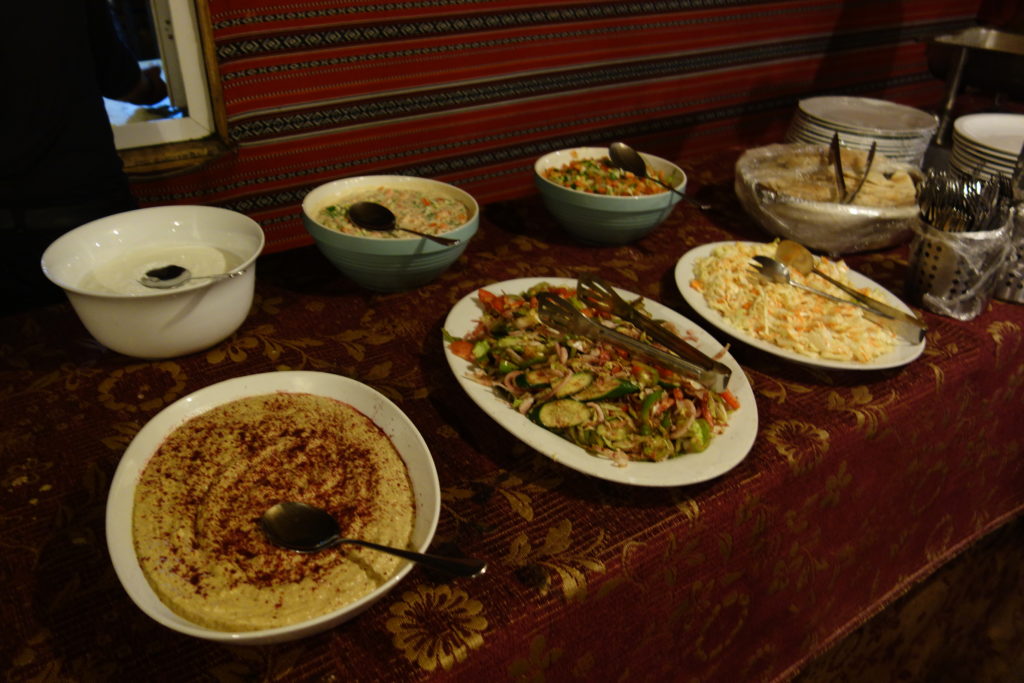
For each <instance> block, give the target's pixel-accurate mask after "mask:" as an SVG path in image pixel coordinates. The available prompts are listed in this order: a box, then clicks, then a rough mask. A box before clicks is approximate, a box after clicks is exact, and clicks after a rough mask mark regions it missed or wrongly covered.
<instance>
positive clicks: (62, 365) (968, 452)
mask: <svg viewBox="0 0 1024 683" xmlns="http://www.w3.org/2000/svg"><path fill="white" fill-rule="evenodd" d="M735 157H736V154H735V152H730V153H728V154H723V155H721V156H719V157H717V158H714V159H703V160H699V161H697V162H694V163H687V161H686V160H684V161H683V166H684V167H685V168H686V170H687V172H688V174H689V175H690V177H691V184H692V187H694V188H696V189H698V191H699V193H700V194H701V195H702V197H703V198H705V199H708V200H709V201H710V202H711V203H712V204H713V205H714V206H715V208H714V209H713V210H711V211H708V212H705V213H702V212H699V211H697V210H695V209H693V208H691V207H688V206H682V205H681V206H680V208H679V209H677V211H676V212H675V213H674V214H673V216H672V217H671V218H670V219H669V220H668V221H667V222H666V223H665V224H664V225H663V226H661V227H660V228H659V229H658V230H656V231H655V232H654V233H653V234H652V235H650V236H649V237H647V238H645V239H644V240H641V241H640V242H637V243H635V244H632V245H628V246H623V247H588V246H583V245H580V244H578V243H576V242H574V241H572V240H571V239H570V238H569V237H568V236H567V235H566V234H565V233H564V232H562V231H561V230H560V229H559V228H558V227H557V226H556V225H555V224H554V223H553V222H552V221H551V219H550V217H549V216H548V215H547V214H546V212H545V210H544V209H543V207H542V206H541V205H540V203H539V201H538V200H537V199H536V198H528V199H524V200H517V201H510V202H506V203H501V204H492V205H490V206H487V207H486V208H485V210H484V220H483V221H482V225H481V230H480V233H479V234H478V235H477V237H475V238H474V239H473V241H472V242H471V244H470V246H469V248H468V249H467V251H466V253H465V254H464V256H463V258H462V259H461V260H460V261H459V263H458V264H457V265H456V266H455V267H454V268H453V269H451V270H450V271H449V272H447V273H446V274H445V275H444V276H442V277H441V278H440V279H439V280H438V281H436V282H434V283H432V284H431V285H429V286H426V287H422V288H420V289H417V290H414V291H409V292H403V293H398V294H388V295H378V294H370V293H367V292H364V291H361V290H359V289H358V288H356V287H355V285H353V284H351V283H350V282H348V281H347V280H345V279H344V278H342V277H340V276H339V275H337V274H336V273H335V272H334V271H333V270H332V268H331V267H330V266H329V264H328V263H327V262H326V261H325V260H324V259H323V258H322V257H321V256H320V255H319V253H318V252H316V251H315V249H313V248H312V247H307V248H301V249H296V250H293V251H289V252H284V253H280V254H274V255H271V256H267V257H264V258H263V259H261V262H260V264H259V270H258V273H257V276H258V285H257V294H256V299H255V302H254V305H253V308H252V311H251V314H250V315H249V317H248V319H247V320H246V322H245V323H244V324H243V326H242V327H241V329H240V330H238V332H237V333H236V334H234V335H233V336H232V337H231V338H229V339H228V340H226V341H225V342H223V343H221V344H219V345H217V346H216V347H214V348H212V349H210V350H208V351H205V352H202V353H197V354H194V355H191V356H188V357H184V358H177V359H173V360H164V361H155V362H145V361H139V360H134V359H130V358H126V357H123V356H120V355H118V354H116V353H112V352H109V351H106V350H104V349H103V348H101V347H99V346H98V345H97V344H96V343H95V342H94V341H92V340H91V339H90V337H89V336H88V334H87V333H86V332H85V331H84V329H83V328H82V327H81V325H80V324H79V323H78V321H77V319H76V318H75V316H74V314H73V312H72V311H71V309H70V307H69V306H68V305H66V304H63V305H57V306H53V307H50V308H47V309H43V310H39V311H36V312H34V313H32V314H22V315H17V316H12V317H9V318H7V319H5V320H4V321H3V325H2V330H0V418H2V425H3V426H2V427H0V476H2V478H3V479H2V481H3V498H2V501H0V539H2V542H0V558H2V562H0V575H2V576H3V581H4V585H5V586H7V587H8V591H7V592H8V599H6V600H4V601H2V604H0V622H2V623H3V624H4V637H3V639H2V644H0V662H4V665H3V666H4V677H5V678H6V679H8V680H29V679H33V680H58V679H60V680H85V679H118V680H132V679H140V680H141V679H143V678H146V679H153V678H156V679H169V680H170V679H176V680H189V679H194V678H199V677H200V676H202V677H207V678H216V679H222V680H235V679H239V678H245V679H262V680H298V679H310V680H314V679H315V680H320V679H327V680H391V679H393V680H420V679H422V680H432V679H452V680H467V681H475V680H492V679H515V680H520V679H531V680H575V679H582V680H588V679H589V680H616V679H625V678H631V679H639V680H669V679H676V680H702V681H710V680H721V681H739V680H744V681H747V680H773V679H785V678H788V677H791V676H792V675H794V674H795V673H796V672H797V671H798V670H799V669H800V668H801V667H802V666H803V665H804V664H805V663H806V662H807V661H809V660H810V659H811V658H813V657H815V656H816V655H818V654H819V653H821V652H822V651H823V650H825V648H827V647H828V646H829V645H831V644H832V643H834V642H836V641H837V640H839V639H840V638H842V637H843V636H844V635H846V634H847V633H848V632H850V631H851V630H852V629H853V628H855V627H857V626H858V625H860V624H861V623H863V622H864V621H865V620H866V619H868V618H869V617H871V616H872V615H874V614H875V613H877V612H878V611H880V610H881V609H883V608H884V607H885V606H886V605H887V604H889V603H890V602H891V601H893V600H894V599H896V598H897V597H899V596H900V595H902V594H904V593H905V592H906V591H908V590H909V589H911V588H912V587H913V586H914V585H915V584H917V583H918V582H919V581H920V580H922V579H924V578H925V577H927V576H929V575H930V574H931V573H932V572H934V571H935V570H936V569H938V568H939V567H941V566H942V565H943V564H945V563H946V562H948V561H949V560H950V559H951V558H953V557H954V556H956V555H957V554H958V553H960V551H962V550H963V549H965V548H966V547H968V546H970V545H971V544H972V543H974V542H975V541H976V540H978V539H979V538H981V537H982V536H984V535H986V534H987V533H988V532H990V531H992V530H995V529H997V528H999V527H1001V526H1003V525H1005V524H1006V523H1007V522H1009V521H1010V520H1011V519H1013V518H1014V517H1015V516H1016V515H1018V514H1019V513H1020V511H1021V509H1022V505H1024V461H1022V457H1021V456H1022V450H1024V447H1022V437H1021V434H1022V430H1021V428H1020V424H1019V420H1020V406H1021V405H1022V400H1024V307H1021V306H1019V305H1012V304H1008V303H1004V302H994V303H993V304H991V305H990V306H989V308H988V309H987V310H986V311H985V312H984V313H983V314H982V315H981V316H980V317H979V318H977V319H975V320H973V321H971V322H959V321H955V320H951V319H948V318H943V317H939V316H935V315H932V314H927V313H926V314H925V317H926V319H927V322H928V324H929V326H930V330H929V333H928V340H927V341H928V343H927V348H926V350H925V352H924V354H923V356H922V357H921V358H919V359H918V360H917V361H915V362H914V363H912V364H910V365H908V366H905V367H902V368H898V369H892V370H883V371H874V372H854V371H845V372H844V371H838V372H837V371H825V370H821V369H814V368H810V367H805V366H799V365H795V364H791V363H788V362H785V361H783V360H780V359H777V358H776V357H774V356H771V355H769V354H767V353H764V352H762V351H758V350H756V349H753V348H750V347H748V346H745V345H743V344H740V343H734V344H733V345H732V346H731V351H732V353H733V354H734V356H735V357H736V358H737V360H738V361H739V362H740V363H741V364H742V366H743V368H744V370H745V371H746V373H747V375H748V377H749V378H750V381H751V383H752V385H753V387H754V391H755V394H756V399H757V408H758V412H759V418H760V429H759V433H758V437H757V440H756V443H755V444H754V447H753V449H752V451H751V452H750V455H749V456H748V457H747V458H746V459H745V460H744V461H743V462H742V463H741V464H740V465H739V466H738V467H737V468H736V469H734V470H732V471H731V472H729V473H727V474H726V475H724V476H722V477H720V478H718V479H715V480H713V481H710V482H707V483H704V484H699V485H694V486H688V487H679V488H668V489H650V488H631V487H628V486H623V485H618V484H613V483H609V482H605V481H601V480H597V479H593V478H588V477H586V476H584V475H581V474H578V473H576V472H574V471H572V470H570V469H567V468H565V467H562V466H560V465H559V464H558V463H556V462H553V461H551V460H549V459H547V458H545V457H543V456H541V455H540V454H538V453H537V452H535V451H532V450H531V449H530V448H528V447H526V446H525V445H523V444H522V443H520V442H519V441H517V440H516V439H514V438H510V437H509V435H508V434H507V433H505V432H504V431H503V430H502V429H501V428H500V427H499V426H498V425H496V424H495V423H494V422H493V421H492V420H491V419H490V418H488V417H487V416H486V415H485V414H484V413H483V412H482V411H481V410H480V409H479V408H478V407H477V406H476V405H475V404H474V403H472V402H471V401H470V400H469V399H468V398H467V397H466V395H465V394H464V393H463V392H462V390H461V389H460V388H459V386H458V384H457V383H456V381H455V379H454V378H453V377H452V375H451V373H450V371H449V370H448V367H447V364H446V362H445V359H444V355H443V350H442V333H441V325H442V323H443V320H444V317H445V315H446V314H447V312H448V311H449V309H450V308H451V307H452V306H453V305H454V304H455V303H456V302H457V301H458V300H459V299H461V298H462V297H463V296H465V295H466V294H467V293H470V292H472V291H473V290H475V289H476V288H478V287H480V286H482V285H486V284H489V283H493V282H497V281H502V280H507V279H511V278H516V277H533V276H568V277H572V276H574V275H576V274H579V273H596V274H598V275H600V276H602V277H604V278H605V279H607V280H609V281H611V282H613V283H614V284H616V285H618V286H621V287H623V288H625V289H628V290H630V291H634V292H637V293H639V294H643V295H645V296H648V297H651V298H654V299H657V300H659V301H661V302H663V303H665V304H667V305H670V306H672V307H674V308H676V309H677V310H679V311H680V312H681V313H683V314H684V315H689V316H693V315H694V314H693V313H692V312H690V311H689V310H688V309H687V307H686V305H685V303H684V302H683V299H682V297H681V296H680V293H679V291H678V290H677V289H676V286H675V284H674V279H673V274H672V271H673V267H674V266H675V263H676V261H677V260H678V259H679V257H680V256H682V255H683V254H684V253H685V252H686V251H687V250H689V249H691V248H693V247H695V246H698V245H700V244H704V243H707V242H710V241H716V240H721V239H729V238H733V237H736V238H741V239H757V240H761V239H766V237H767V236H766V235H764V234H763V233H761V232H760V231H759V229H757V228H756V227H755V226H754V225H753V224H752V223H751V221H750V220H749V219H748V218H747V217H746V216H744V215H743V214H742V213H741V212H740V210H739V208H738V207H737V205H736V203H735V199H734V198H733V195H732V189H731V166H732V162H733V160H734V159H735ZM296 210H298V207H296ZM851 263H852V265H854V266H855V267H856V268H857V269H858V270H860V271H861V272H863V273H865V274H867V275H868V276H869V277H871V278H873V279H875V280H876V281H878V282H880V283H881V284H883V285H885V286H886V287H888V288H890V289H891V290H892V291H894V292H897V293H901V292H902V280H903V277H904V274H905V271H906V250H905V247H904V248H898V249H894V250H891V251H886V252H881V253H873V254H867V255H862V256H858V257H855V258H852V259H851ZM705 327H706V328H708V329H709V331H712V330H711V329H710V327H709V326H705ZM720 338H721V337H720ZM722 339H723V341H726V340H725V339H724V338H722ZM297 369H305V370H318V371H324V372H332V373H338V374H342V375H346V376H349V377H353V378H355V379H357V380H360V381H362V382H365V383H367V384H369V385H371V386H373V387H374V388H376V389H378V390H379V391H381V392H383V393H384V394H386V395H387V396H389V397H390V398H392V399H393V400H394V401H396V402H397V403H398V405H399V406H400V407H401V408H402V409H403V410H404V411H405V412H406V414H407V415H408V416H409V417H410V418H411V419H412V421H413V422H414V423H415V424H416V425H417V426H418V428H419V430H420V431H421V433H422V434H423V437H424V438H425V440H426V441H427V443H428V445H429V447H430V449H431V451H432V453H433V455H434V459H435V461H436V463H437V468H438V471H439V476H440V480H441V487H442V495H443V509H442V515H441V522H440V526H439V529H438V534H437V537H436V540H435V545H434V547H435V548H440V547H444V546H446V545H451V546H455V547H458V548H460V549H461V550H462V551H464V552H466V553H468V554H471V555H477V556H482V557H485V558H487V559H488V560H489V561H490V564H491V566H490V569H489V571H488V572H487V574H485V575H484V576H482V577H480V578H478V579H475V580H459V581H454V582H449V583H443V582H438V581H436V580H435V579H433V578H432V577H430V576H429V575H427V574H426V573H425V572H423V571H422V570H421V569H415V570H414V571H413V573H412V574H410V575H409V576H408V577H407V578H406V580H405V581H403V582H402V583H401V584H400V585H399V587H398V588H397V589H396V590H395V591H393V592H392V593H391V594H389V595H388V596H387V597H385V598H384V599H383V600H381V601H380V602H379V603H377V604H376V605H375V606H374V607H372V608H371V609H370V610H369V611H368V612H366V613H364V614H363V615H361V616H360V617H359V618H357V619H356V620H354V621H351V622H349V623H346V624H344V625H342V626H340V627H338V628H335V629H333V630H331V631H328V632H326V633H323V634H321V635H318V636H314V637H311V638H308V639H306V640H301V641H297V642H293V643H285V644H280V645H273V646H266V647H255V648H249V647H240V646H224V645H219V644H214V643H209V642H205V641H200V640H194V639H191V638H188V637H185V636H182V635H179V634H176V633H174V632H171V631H169V630H167V629H165V628H164V627H162V626H160V625H158V624H156V623H155V622H153V621H151V620H149V619H148V618H147V617H146V616H145V615H143V614H142V613H141V612H140V611H139V610H138V609H137V608H136V607H135V606H134V605H133V604H132V602H131V601H130V599H129V598H128V596H127V594H126V593H125V592H124V591H123V590H122V588H121V586H120V585H119V583H118V581H117V578H116V576H115V575H114V572H113V570H112V567H111V564H110V561H109V558H108V556H107V551H106V547H105V542H104V513H105V502H106V495H107V490H108V486H109V483H110V479H111V477H112V475H113V472H114V470H115V469H116V467H117V464H118V459H119V458H120V456H121V454H122V452H123V451H124V448H125V447H126V445H127V444H128V443H129V441H130V440H131V438H132V437H133V435H134V434H135V433H136V432H137V431H138V430H139V429H140V428H141V427H142V425H144V424H145V423H146V421H147V420H148V419H150V418H151V417H152V416H153V415H155V414H156V413H157V412H159V411H160V410H161V409H162V408H163V407H165V406H166V405H168V404H170V403H171V402H173V401H175V400H176V399H178V398H180V397H182V396H185V395H187V394H188V393H190V392H192V391H195V390H197V389H199V388H202V387H204V386H207V385H209V384H212V383H215V382H218V381H221V380H225V379H229V378H232V377H237V376H239V375H245V374H252V373H258V372H268V371H274V370H297ZM485 677H486V678H485Z"/></svg>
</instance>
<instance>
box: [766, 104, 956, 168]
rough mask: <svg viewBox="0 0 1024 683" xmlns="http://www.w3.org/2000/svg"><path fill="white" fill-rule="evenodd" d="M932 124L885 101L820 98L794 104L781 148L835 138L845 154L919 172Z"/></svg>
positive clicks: (919, 113)
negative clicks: (857, 152)
mask: <svg viewBox="0 0 1024 683" xmlns="http://www.w3.org/2000/svg"><path fill="white" fill-rule="evenodd" d="M937 127H938V120H937V119H936V118H935V117H934V116H932V115H931V114H929V113H927V112H924V111H921V110H920V109H915V108H913V107H908V106H906V105H903V104H896V103H895V102H887V101H886V100H873V99H870V98H867V97H846V96H824V97H811V98H808V99H804V100H800V104H799V106H798V107H797V111H796V114H795V115H794V116H793V121H792V122H791V123H790V126H789V131H788V132H787V133H786V141H787V142H804V143H808V144H812V145H827V144H829V143H830V142H831V141H832V136H833V135H835V134H836V133H838V134H839V142H840V143H841V144H842V145H843V146H844V147H848V148H850V149H865V150H866V149H870V148H871V143H873V142H874V143H876V144H877V146H878V152H879V153H880V154H884V155H885V156H887V157H889V158H890V159H892V160H894V161H902V162H904V163H908V164H913V165H915V166H918V167H920V166H921V163H922V162H923V161H924V155H925V152H927V151H928V145H929V144H930V143H931V140H932V136H933V135H934V134H935V129H936V128H937Z"/></svg>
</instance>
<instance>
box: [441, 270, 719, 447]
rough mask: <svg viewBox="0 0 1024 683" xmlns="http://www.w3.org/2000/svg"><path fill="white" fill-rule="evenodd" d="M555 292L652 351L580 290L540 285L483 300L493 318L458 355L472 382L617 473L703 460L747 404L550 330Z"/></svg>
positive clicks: (458, 347) (485, 295)
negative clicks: (543, 305) (546, 314)
mask: <svg viewBox="0 0 1024 683" xmlns="http://www.w3.org/2000/svg"><path fill="white" fill-rule="evenodd" d="M541 291H548V292H553V293H556V294H558V295H560V296H562V297H564V298H566V299H568V300H569V301H570V302H572V304H573V305H574V306H575V307H576V308H577V309H578V310H580V311H581V312H582V313H583V314H584V315H587V316H589V317H592V318H594V319H595V320H598V321H599V322H601V323H602V324H604V325H607V326H609V327H611V328H613V329H615V330H617V331H619V332H622V333H624V334H628V335H630V336H633V337H635V338H637V339H641V340H643V341H645V342H648V343H652V342H651V340H650V339H648V338H646V336H645V335H643V333H642V332H641V331H640V330H638V329H637V328H636V327H635V326H633V325H632V323H629V322H627V321H625V320H622V319H620V318H618V317H616V316H613V315H610V314H608V313H606V312H603V311H596V310H594V309H590V308H587V307H585V306H584V305H583V303H582V302H581V301H580V300H579V299H578V298H577V297H576V291H575V290H574V289H566V288H561V287H553V286H550V285H548V284H544V283H542V284H539V285H537V286H535V287H532V288H531V289H529V290H528V291H526V292H523V293H521V294H494V293H492V292H489V291H487V290H486V289H481V290H480V291H479V292H478V295H479V298H480V301H481V303H482V304H483V307H484V313H483V316H482V317H481V319H480V321H479V323H478V325H477V327H476V328H475V329H474V330H473V331H472V332H470V333H469V334H467V335H466V336H465V337H463V338H461V339H457V338H452V337H450V336H449V337H448V341H449V349H450V350H451V351H452V353H454V354H456V355H457V356H459V357H461V358H464V359H466V360H468V361H469V362H470V363H472V366H473V367H472V372H473V378H474V379H475V380H476V381H478V382H480V383H482V384H484V385H487V386H492V387H494V389H495V391H496V393H497V394H498V395H499V397H501V398H503V399H504V400H507V401H508V403H509V404H510V405H511V407H512V408H514V409H515V410H518V411H519V412H520V413H522V414H523V415H526V416H528V417H529V418H530V419H531V420H533V421H535V422H536V423H538V424H540V425H542V426H543V427H545V428H547V429H549V430H551V431H552V432H554V433H556V434H559V435H560V436H562V437H563V438H565V439H568V440H569V441H571V442H572V443H574V444H576V445H578V446H580V447H581V448H584V449H585V450H587V451H588V452H590V453H593V454H595V455H599V456H604V457H607V458H610V459H612V460H614V461H615V462H616V463H618V464H625V463H627V462H629V461H631V460H645V461H661V460H666V459H668V458H674V457H678V456H681V455H684V454H686V453H695V452H700V451H703V450H704V449H705V448H707V447H708V444H709V443H710V442H711V440H712V439H713V438H714V435H715V434H717V433H721V432H722V431H723V430H724V429H725V427H726V426H727V425H728V422H729V414H730V412H731V411H733V410H735V409H737V408H738V407H739V404H738V403H737V401H736V399H735V397H734V396H733V395H732V394H731V393H730V392H728V391H726V392H724V393H721V394H717V393H714V392H711V391H709V390H708V389H706V388H705V387H703V386H702V385H700V384H699V383H697V382H695V381H692V380H690V379H687V378H684V377H681V376H679V375H677V374H675V373H673V372H671V371H669V370H667V369H665V368H659V367H655V366H652V365H650V364H647V363H644V362H640V361H637V360H635V359H633V358H632V357H631V356H630V354H629V353H628V352H627V351H624V350H622V349H620V348H618V347H616V346H612V345H610V344H608V343H606V342H600V341H596V340H592V339H589V338H586V337H579V336H576V335H572V334H565V333H562V332H560V331H557V330H554V329H552V328H550V327H548V326H547V325H545V324H544V323H542V322H541V320H540V317H539V316H538V313H537V299H536V294H537V293H538V292H541Z"/></svg>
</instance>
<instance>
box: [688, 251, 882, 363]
mask: <svg viewBox="0 0 1024 683" xmlns="http://www.w3.org/2000/svg"><path fill="white" fill-rule="evenodd" d="M775 248H776V243H774V242H773V243H770V244H752V243H743V242H735V243H728V244H723V245H721V246H719V247H717V248H715V250H714V251H712V253H711V255H710V256H707V257H705V258H703V259H700V260H698V261H697V262H696V263H695V264H694V275H695V281H694V282H692V283H691V285H690V286H691V287H693V288H694V289H695V290H697V291H700V292H702V293H703V295H704V299H705V301H706V302H707V304H708V306H710V307H711V308H713V309H715V310H716V311H718V312H719V313H721V314H722V315H723V316H724V317H725V318H726V319H727V320H728V321H729V322H730V323H732V324H733V325H735V326H736V327H738V328H739V329H741V330H743V331H744V332H746V333H747V334H750V335H752V336H754V337H756V338H758V339H761V340H764V341H767V342H770V343H772V344H775V345H777V346H780V347H782V348H784V349H787V350H789V351H792V352H794V353H798V354H801V355H805V356H811V357H813V358H823V359H827V360H837V361H858V362H868V361H871V360H874V359H875V358H878V357H879V356H882V355H884V354H886V353H888V352H889V351H891V350H892V349H893V348H894V346H895V344H896V337H895V335H894V334H893V333H892V332H891V331H890V330H887V329H886V328H884V327H881V326H880V325H877V324H876V323H874V322H872V321H870V320H868V319H867V318H865V317H864V315H863V311H862V309H860V308H858V307H856V306H853V305H850V304H842V303H835V302H832V301H829V300H827V299H825V298H823V297H820V296H817V295H816V294H812V293H810V292H805V291H803V290H801V289H799V288H797V287H792V286H790V285H787V284H782V283H774V282H766V281H764V280H762V279H761V278H759V277H758V276H757V275H756V274H755V272H754V270H753V268H752V266H751V259H752V258H753V257H754V256H757V255H763V256H772V257H774V255H775ZM817 267H818V269H819V270H821V271H822V272H823V273H825V274H826V275H830V276H831V277H833V278H835V279H836V280H838V281H840V282H842V283H844V284H847V285H850V286H853V283H852V282H850V280H849V277H848V273H849V267H848V266H847V265H846V264H845V263H844V262H843V261H831V260H828V259H824V258H823V259H820V260H819V262H818V266H817ZM791 275H792V278H793V280H794V281H796V282H801V283H803V284H805V285H808V286H810V287H814V288H815V289H820V290H822V291H825V292H828V293H829V294H833V295H835V296H839V297H845V296H846V295H845V294H843V293H842V292H841V291H839V290H838V289H837V288H836V287H834V286H832V285H831V284H829V283H828V282H826V281H825V280H824V279H823V278H819V277H817V276H813V275H811V276H806V277H805V276H803V275H801V274H800V273H797V272H796V271H791ZM812 278H813V279H812ZM861 291H863V292H864V293H865V294H868V295H870V296H874V297H876V298H883V297H881V296H880V295H879V294H878V293H873V292H871V291H869V290H867V289H862V290H861Z"/></svg>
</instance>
